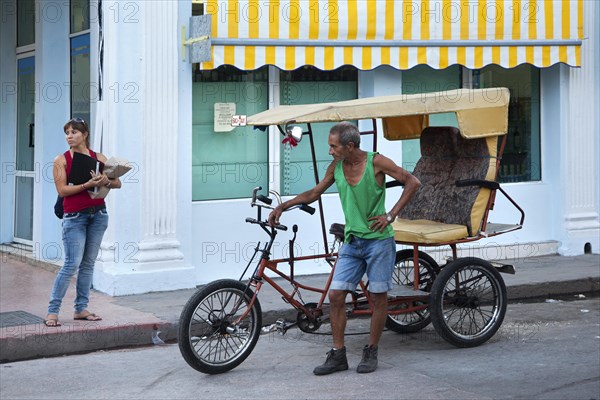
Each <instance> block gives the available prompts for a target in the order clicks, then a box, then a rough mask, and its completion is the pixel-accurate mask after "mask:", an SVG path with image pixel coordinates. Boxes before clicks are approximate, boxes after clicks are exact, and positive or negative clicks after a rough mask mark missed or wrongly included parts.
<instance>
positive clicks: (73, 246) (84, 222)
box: [48, 210, 108, 314]
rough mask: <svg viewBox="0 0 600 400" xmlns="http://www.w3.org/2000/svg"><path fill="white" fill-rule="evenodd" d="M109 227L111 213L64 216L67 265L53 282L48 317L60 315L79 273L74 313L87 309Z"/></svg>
mask: <svg viewBox="0 0 600 400" xmlns="http://www.w3.org/2000/svg"><path fill="white" fill-rule="evenodd" d="M107 226H108V213H107V212H106V210H100V211H98V212H96V213H95V214H90V213H67V214H65V215H64V219H63V223H62V227H63V244H64V251H65V264H64V265H63V267H62V268H61V269H60V271H59V273H58V276H57V277H56V279H55V280H54V287H53V288H52V294H51V296H50V304H49V305H48V314H58V312H59V311H60V306H61V304H62V299H63V298H64V297H65V293H67V288H68V287H69V283H70V281H71V277H72V276H73V275H75V272H77V271H79V272H78V274H77V297H76V298H75V312H76V313H80V312H82V311H83V310H85V309H86V308H87V306H88V302H89V296H90V289H91V287H92V278H93V276H94V264H95V262H96V257H98V252H99V251H100V244H101V243H102V236H104V231H106V227H107Z"/></svg>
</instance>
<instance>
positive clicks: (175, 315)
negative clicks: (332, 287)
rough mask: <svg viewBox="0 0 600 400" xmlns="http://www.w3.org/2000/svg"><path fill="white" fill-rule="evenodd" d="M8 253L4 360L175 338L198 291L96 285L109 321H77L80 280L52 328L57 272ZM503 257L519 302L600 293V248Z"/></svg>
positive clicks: (280, 314) (271, 315)
mask: <svg viewBox="0 0 600 400" xmlns="http://www.w3.org/2000/svg"><path fill="white" fill-rule="evenodd" d="M0 257H1V259H0V261H1V263H0V317H2V319H1V322H2V327H1V328H0V362H1V363H6V362H11V361H18V360H26V359H34V358H40V357H50V356H60V355H68V354H76V353H85V352H91V351H96V350H107V349H114V348H123V347H133V346H142V345H149V344H153V343H160V342H163V341H164V342H172V341H175V340H176V339H177V325H178V319H179V315H180V313H181V311H182V309H183V307H184V305H185V303H186V302H187V300H188V299H189V298H190V297H191V296H192V294H193V293H194V291H195V289H188V290H178V291H169V292H155V293H147V294H140V295H132V296H121V297H111V296H108V295H105V294H103V293H100V292H97V291H92V294H91V299H90V310H91V311H92V312H95V313H97V314H98V315H100V316H102V318H103V320H102V321H98V322H88V321H74V320H73V319H72V311H71V305H72V304H73V301H74V296H75V287H74V284H72V285H71V287H70V288H69V290H68V291H67V295H66V297H65V299H64V301H63V308H62V310H63V311H62V314H61V315H60V321H61V323H62V326H61V327H59V328H49V327H46V326H44V324H43V323H41V322H42V319H43V318H44V317H45V315H46V308H47V304H48V298H49V295H50V290H51V287H52V283H53V281H54V278H55V276H56V275H55V272H51V271H48V270H45V269H42V268H40V267H36V266H32V265H30V263H28V260H25V259H23V257H16V256H14V255H9V254H7V253H0ZM503 263H512V264H513V265H515V268H516V270H517V273H516V274H515V275H508V274H502V276H503V278H504V280H505V283H506V286H507V294H508V298H509V301H512V302H514V301H517V300H526V299H533V298H537V299H540V298H541V299H549V300H555V299H558V298H559V297H561V296H569V297H573V296H576V295H579V294H583V295H586V296H589V295H590V294H598V293H600V255H598V254H589V255H581V256H576V257H563V256H558V255H553V256H543V257H531V258H523V259H519V260H503ZM325 279H326V276H324V275H312V276H306V277H298V280H299V281H301V282H302V283H304V284H307V285H309V286H317V287H318V286H322V285H324V282H325ZM259 300H260V304H261V307H262V310H263V324H265V325H268V324H272V323H274V322H275V321H276V320H277V319H279V318H286V319H288V320H295V318H296V312H295V311H294V310H292V309H291V307H290V306H289V305H288V304H287V303H285V302H284V301H283V300H282V299H281V296H280V295H279V294H278V293H277V292H275V291H274V290H273V289H271V288H270V287H268V285H264V286H263V290H262V291H261V293H260V295H259ZM11 321H12V323H11ZM14 321H17V322H14ZM9 325H10V326H9Z"/></svg>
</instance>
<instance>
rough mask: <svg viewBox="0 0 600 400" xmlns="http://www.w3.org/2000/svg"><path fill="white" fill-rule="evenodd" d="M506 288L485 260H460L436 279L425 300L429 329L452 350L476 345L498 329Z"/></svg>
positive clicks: (504, 303)
mask: <svg viewBox="0 0 600 400" xmlns="http://www.w3.org/2000/svg"><path fill="white" fill-rule="evenodd" d="M506 301H507V300H506V286H505V284H504V280H503V279H502V276H500V273H499V272H498V271H496V269H495V268H494V267H493V266H492V265H491V264H490V263H488V262H487V261H484V260H481V259H479V258H473V257H469V258H461V259H458V260H456V261H454V262H453V263H451V264H449V265H447V266H445V267H444V268H443V269H442V272H441V273H440V274H439V275H438V276H437V278H436V280H435V282H433V287H432V288H431V295H430V301H429V311H430V312H431V318H432V321H433V327H434V328H435V330H436V331H437V333H438V334H439V335H440V336H441V337H442V338H444V340H446V341H447V342H448V343H451V344H453V345H454V346H456V347H474V346H479V345H480V344H482V343H485V342H486V341H487V340H489V339H490V338H491V337H492V336H494V334H495V333H496V331H497V330H498V329H499V328H500V325H501V324H502V321H503V320H504V314H505V313H506Z"/></svg>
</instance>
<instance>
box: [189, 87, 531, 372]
mask: <svg viewBox="0 0 600 400" xmlns="http://www.w3.org/2000/svg"><path fill="white" fill-rule="evenodd" d="M508 104H509V91H508V89H506V88H490V89H458V90H451V91H445V92H437V93H427V94H416V95H396V96H380V97H370V98H362V99H356V100H349V101H340V102H335V103H321V104H305V105H292V106H278V107H275V108H273V109H270V110H267V111H264V112H261V113H258V114H256V115H252V116H248V117H247V124H248V125H252V126H255V127H259V128H261V129H263V130H264V128H265V127H268V126H277V128H278V129H279V131H280V132H281V134H282V135H283V137H284V140H285V141H288V142H292V141H293V142H298V141H300V140H302V138H303V137H308V139H309V141H310V143H309V144H310V149H311V154H312V166H313V171H314V175H315V183H318V182H319V173H318V166H317V160H316V157H315V142H316V141H317V140H318V141H319V143H321V142H322V143H325V142H326V140H327V138H318V139H316V138H315V137H314V131H313V125H315V124H318V123H331V122H340V121H363V122H362V123H361V124H360V125H359V127H363V129H362V130H361V135H371V136H372V138H373V139H372V142H373V150H374V151H376V147H377V133H378V124H377V122H378V120H380V121H381V127H382V129H383V136H384V138H385V139H387V140H390V141H396V140H407V139H419V141H420V148H421V158H420V159H419V161H418V162H417V164H416V165H415V168H414V170H413V172H412V173H413V175H415V176H416V177H417V178H418V179H419V180H420V181H421V187H420V188H419V190H418V191H417V193H416V194H415V196H414V197H413V199H412V200H411V201H410V203H409V204H408V205H407V206H406V207H405V208H404V209H403V210H402V212H401V213H400V215H399V216H398V218H397V219H396V220H395V221H394V222H393V223H392V227H393V228H394V236H395V241H396V243H397V244H398V245H401V246H400V247H404V248H403V249H399V250H398V251H397V254H396V264H395V269H394V274H393V281H394V285H395V286H394V289H393V290H392V291H390V292H388V317H387V320H386V327H387V329H388V330H391V331H394V332H397V333H414V332H418V331H420V330H421V329H423V328H425V327H426V326H427V325H429V324H430V323H432V325H433V327H434V329H435V331H436V332H437V333H438V334H439V335H440V336H441V337H442V338H443V339H444V340H445V341H447V342H448V343H450V344H452V345H454V346H457V347H473V346H478V345H481V344H483V343H485V342H486V341H488V340H489V339H490V338H492V337H493V336H494V334H496V332H497V331H498V329H499V328H500V326H501V324H502V321H503V319H504V315H505V312H506V307H507V297H506V286H505V283H504V280H503V278H502V276H501V274H500V273H513V274H514V273H515V270H514V267H513V266H512V265H510V264H502V263H498V262H490V261H486V260H484V259H482V258H477V257H471V256H469V257H459V254H458V253H459V248H458V245H460V244H463V243H468V242H473V241H477V240H480V239H483V238H488V237H492V236H496V235H499V234H503V233H507V232H511V231H514V230H517V229H520V228H521V227H522V226H523V222H524V218H525V215H524V212H523V210H522V209H521V208H520V207H519V206H518V205H517V203H516V202H515V201H514V200H513V199H512V198H511V197H510V196H509V195H508V194H507V193H506V192H505V191H504V189H503V188H502V187H501V186H500V184H499V183H498V181H497V178H498V170H499V166H500V162H501V159H502V152H503V149H504V146H505V143H506V137H507V131H508ZM441 113H454V114H455V115H456V120H457V124H458V127H457V128H456V127H450V126H444V127H439V126H430V124H429V121H430V116H431V115H435V114H441ZM369 121H370V124H369V125H370V126H369V128H368V129H366V130H365V129H364V126H365V125H366V124H368V122H369ZM257 134H264V133H261V132H257ZM392 158H393V157H392ZM399 185H400V184H399V182H397V181H391V182H387V183H386V187H388V188H392V187H395V186H399ZM261 190H262V189H261V188H260V187H258V188H255V189H254V191H253V193H252V194H251V202H250V206H251V207H253V208H256V216H255V217H251V218H247V219H246V222H247V223H250V224H256V225H258V226H259V227H260V228H261V229H262V230H263V231H264V232H265V233H266V234H267V235H268V238H269V239H268V240H267V241H266V242H265V243H263V244H262V245H261V244H260V243H259V244H257V246H256V248H255V252H254V256H253V257H252V259H251V260H250V262H249V263H248V265H247V266H246V269H245V270H244V271H243V272H242V274H241V276H240V278H239V279H220V280H217V281H214V282H212V283H209V284H207V285H204V286H202V287H200V288H199V289H198V290H197V291H196V292H195V293H194V295H193V296H192V297H191V298H190V299H189V301H188V302H187V304H186V305H185V307H184V309H183V311H182V313H181V317H180V320H179V332H178V333H179V348H180V351H181V354H182V356H183V358H184V359H185V360H186V362H187V363H188V364H189V365H190V366H191V367H193V368H194V369H196V370H198V371H200V372H203V373H207V374H218V373H223V372H226V371H229V370H231V369H233V368H235V367H236V366H238V365H239V364H241V363H242V362H243V361H244V360H245V359H246V358H247V357H248V356H249V355H250V353H251V352H252V350H253V349H254V347H255V345H256V343H257V341H258V338H259V336H260V334H261V331H264V329H263V327H262V312H261V305H260V301H259V294H260V291H261V288H262V287H263V285H264V284H268V285H270V286H272V287H273V288H274V289H275V290H276V291H277V292H278V293H279V294H281V296H282V298H283V300H284V301H285V302H287V303H288V304H289V305H290V306H291V307H293V308H294V309H296V310H297V318H296V321H293V322H286V321H278V322H277V323H276V324H275V328H276V329H277V330H279V332H280V333H282V334H283V333H285V332H286V331H287V330H288V329H289V328H290V327H292V326H297V327H298V328H299V329H300V330H301V331H302V332H307V333H316V332H317V331H318V330H319V329H320V327H321V326H322V324H323V323H324V322H326V321H327V320H328V315H327V311H328V305H327V293H328V290H329V285H330V284H331V281H332V276H333V272H334V270H335V265H336V260H337V250H338V249H339V246H340V245H343V240H344V226H343V225H342V224H338V223H334V224H333V225H331V227H330V229H329V233H330V234H331V235H332V238H333V241H332V242H331V241H328V234H327V229H326V226H325V218H324V207H323V202H322V198H319V200H317V202H316V203H317V204H316V209H318V214H319V217H320V221H321V236H322V238H323V249H324V251H323V252H322V254H316V255H306V256H295V255H294V251H293V249H294V243H295V240H296V235H297V232H298V227H297V226H296V225H294V226H293V228H292V232H291V233H289V232H287V231H288V227H287V226H285V225H282V224H279V225H276V226H274V227H271V226H270V225H269V223H268V221H267V213H268V212H269V210H271V209H273V208H274V207H276V206H277V205H278V204H280V203H281V196H280V195H279V194H278V193H277V192H276V191H274V190H270V191H268V193H266V195H265V194H262V193H261ZM393 190H399V189H393ZM265 192H266V191H265ZM498 193H500V194H502V195H503V196H504V197H505V198H506V199H507V200H508V201H509V203H510V204H512V206H514V207H515V209H516V212H515V215H516V216H518V215H519V214H520V218H519V221H518V222H517V223H492V222H489V221H488V217H489V214H490V211H491V210H493V208H494V203H495V199H496V195H497V194H498ZM390 195H391V194H389V193H388V196H390ZM273 200H275V203H273ZM295 208H298V209H300V210H302V211H304V212H307V213H309V214H311V215H312V214H314V213H315V211H316V209H315V208H313V207H311V206H310V205H301V206H296V207H293V208H291V209H288V210H286V212H290V211H292V210H293V209H295ZM311 218H314V217H311ZM283 219H284V218H282V220H283ZM284 232H285V233H286V234H287V235H289V236H291V238H290V239H289V243H290V246H289V256H288V257H285V258H281V259H272V258H271V252H272V247H273V243H274V242H275V238H276V237H277V235H278V234H281V233H284ZM331 243H332V244H331ZM439 246H449V247H450V249H451V254H452V255H451V256H449V257H447V258H446V261H445V264H443V265H439V264H438V263H437V262H436V261H435V259H434V258H433V257H432V256H431V255H429V254H427V253H426V252H425V251H424V250H423V248H429V247H434V248H435V247H439ZM257 255H258V256H259V257H258V258H256V256H257ZM308 260H320V261H321V262H323V263H328V264H329V265H330V266H331V271H330V273H329V275H328V277H327V279H326V280H325V282H324V285H323V286H322V287H313V286H309V285H307V284H304V283H302V276H296V275H295V274H294V266H295V265H296V264H297V263H299V262H303V261H308ZM252 265H255V268H254V270H253V271H252V272H251V274H250V275H249V276H248V277H247V276H246V274H247V272H248V270H249V268H250V267H251V266H252ZM276 278H279V279H276ZM282 282H284V283H285V284H286V285H285V286H286V287H285V288H284V285H283V284H282ZM288 285H289V288H288ZM368 288H369V282H368V281H366V280H365V281H361V282H360V283H359V285H358V287H357V289H356V290H355V291H353V292H351V293H350V294H349V296H347V298H346V300H347V303H346V309H347V315H348V317H355V316H365V315H370V314H371V313H372V304H371V300H370V297H369V290H368ZM307 292H309V293H312V294H313V295H315V297H316V298H317V300H316V301H305V300H304V297H303V296H302V294H303V293H307ZM305 297H306V296H305Z"/></svg>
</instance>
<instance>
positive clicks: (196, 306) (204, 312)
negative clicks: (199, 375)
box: [179, 279, 262, 374]
mask: <svg viewBox="0 0 600 400" xmlns="http://www.w3.org/2000/svg"><path fill="white" fill-rule="evenodd" d="M253 295H254V294H253V292H252V291H251V290H250V289H249V288H247V286H246V285H244V284H243V283H241V282H239V281H235V280H230V279H223V280H218V281H215V282H212V283H210V284H208V285H207V286H205V287H204V288H201V289H199V290H198V291H197V292H196V293H195V294H194V295H193V296H192V297H191V298H190V300H188V302H187V304H186V305H185V307H184V308H183V311H182V313H181V317H180V318H179V350H180V351H181V355H182V356H183V358H184V359H185V361H186V362H187V363H188V364H189V365H190V366H191V367H192V368H194V369H196V370H198V371H200V372H203V373H205V374H220V373H223V372H227V371H229V370H231V369H233V368H235V367H237V366H238V365H240V364H241V363H242V362H243V361H244V360H245V359H246V358H247V357H248V356H249V355H250V353H251V352H252V350H253V349H254V346H255V345H256V342H257V341H258V337H259V336H260V329H261V324H262V312H261V308H260V304H259V302H258V299H256V300H255V301H254V304H253V305H252V308H251V309H250V310H248V307H249V303H250V300H251V299H252V296H253ZM247 311H248V312H247ZM246 312H247V315H246V316H245V317H244V318H243V319H241V320H239V318H240V317H241V316H242V315H244V313H246ZM238 320H239V321H238Z"/></svg>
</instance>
